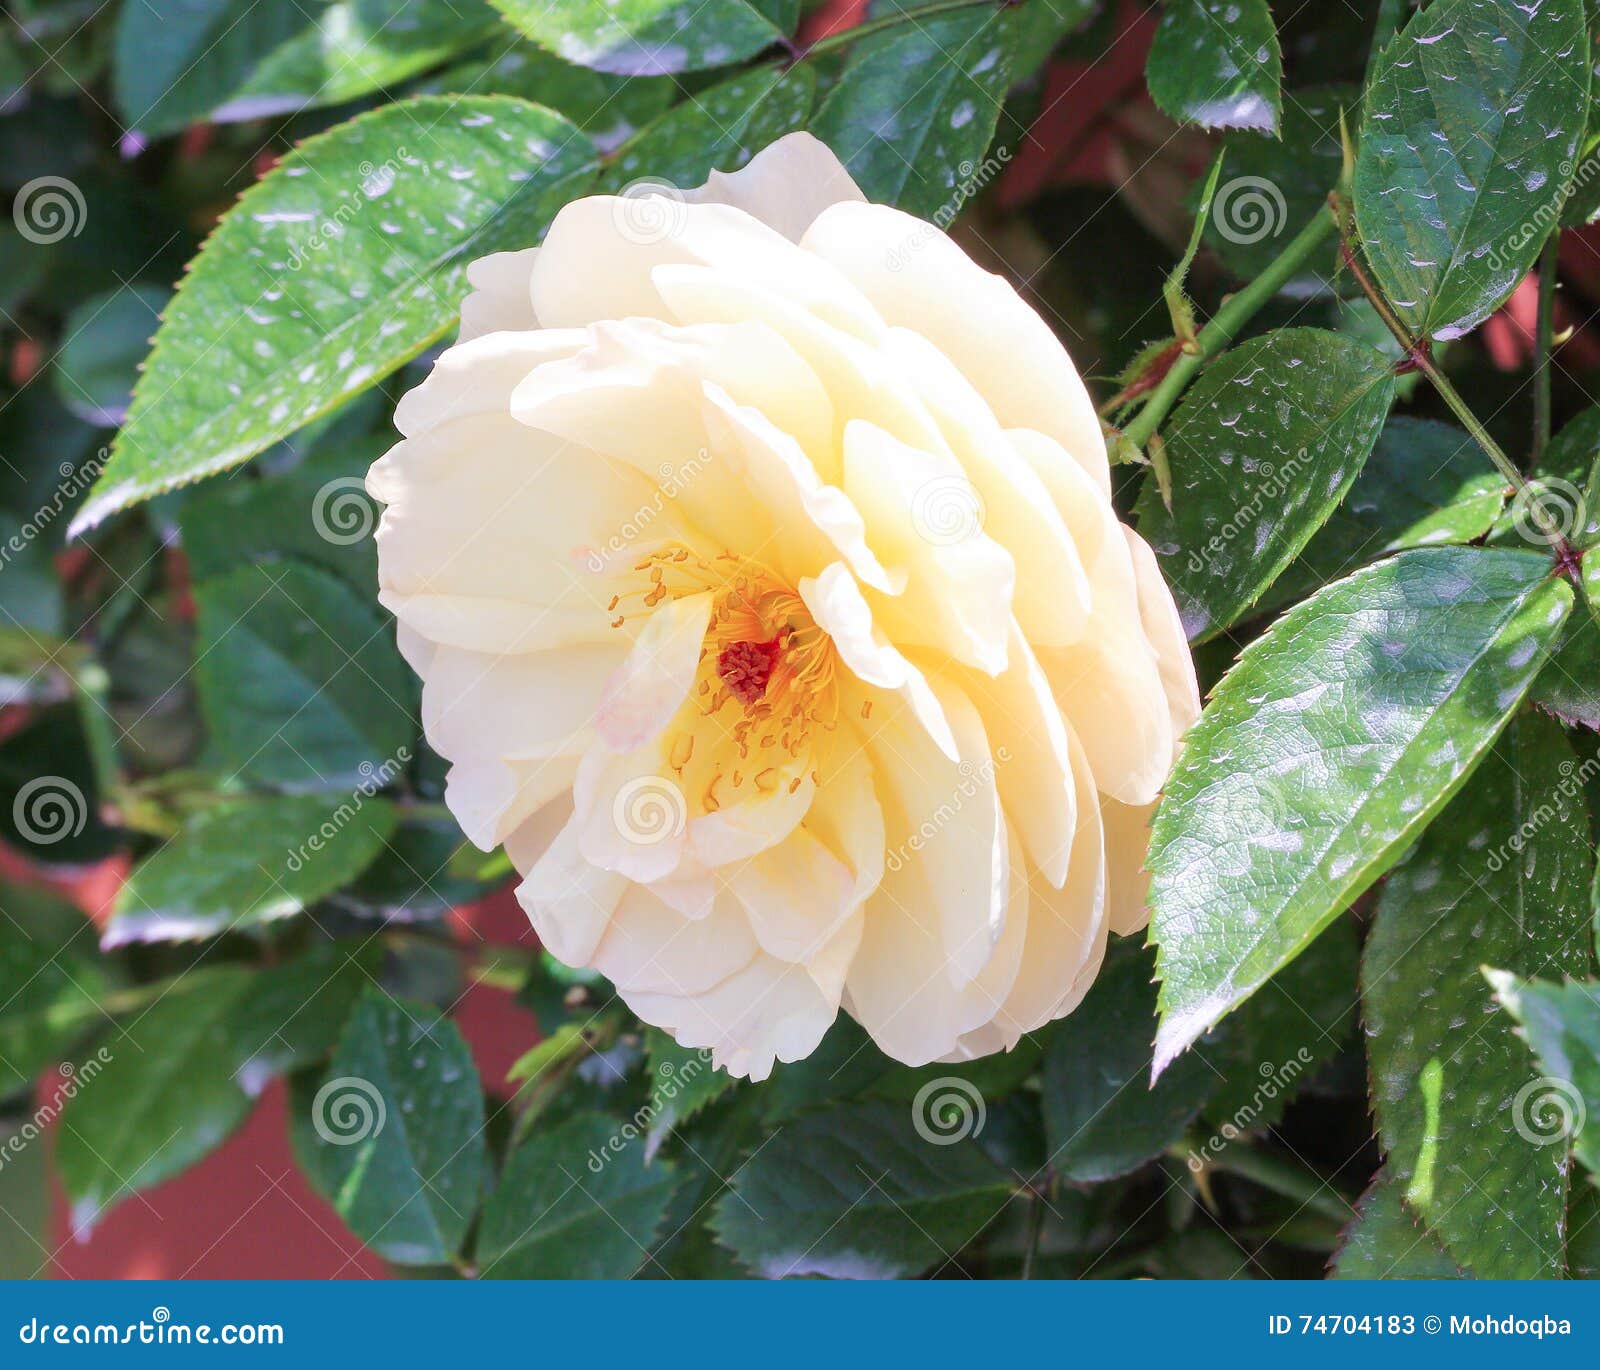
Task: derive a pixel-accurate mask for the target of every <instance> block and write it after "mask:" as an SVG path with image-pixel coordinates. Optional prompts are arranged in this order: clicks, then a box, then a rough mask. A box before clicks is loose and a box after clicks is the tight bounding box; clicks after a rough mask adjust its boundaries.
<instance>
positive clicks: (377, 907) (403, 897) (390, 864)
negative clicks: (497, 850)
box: [338, 818, 504, 923]
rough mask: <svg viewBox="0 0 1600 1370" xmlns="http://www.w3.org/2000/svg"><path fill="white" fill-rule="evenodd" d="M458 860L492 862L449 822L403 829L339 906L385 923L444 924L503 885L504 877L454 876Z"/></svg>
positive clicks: (341, 898)
mask: <svg viewBox="0 0 1600 1370" xmlns="http://www.w3.org/2000/svg"><path fill="white" fill-rule="evenodd" d="M462 855H466V856H468V857H471V858H473V859H474V860H475V861H476V862H478V863H488V862H490V861H492V860H493V858H492V857H486V856H484V855H483V853H481V852H480V851H478V849H477V848H476V847H474V846H472V844H471V843H469V842H467V841H466V839H465V838H463V837H462V836H461V829H460V828H458V827H457V826H456V825H455V821H454V820H453V819H449V818H442V819H437V820H430V821H422V820H413V821H410V822H406V823H402V824H401V825H400V827H399V828H397V829H396V830H395V831H394V832H393V833H392V834H390V837H389V840H388V842H387V843H386V844H385V846H384V849H383V851H381V852H380V853H379V854H378V856H377V858H376V859H375V860H374V861H373V862H372V864H371V865H369V866H368V867H367V868H366V869H365V870H364V871H362V872H361V874H360V875H359V876H358V877H357V878H356V879H355V881H354V882H353V883H351V884H349V885H347V886H345V887H344V888H343V889H342V890H341V891H340V892H339V897H338V903H339V905H340V907H341V908H347V909H354V910H356V911H358V912H362V913H367V914H370V915H372V916H374V917H378V918H381V919H383V920H384V921H386V922H395V923H420V922H425V921H427V920H429V919H435V918H443V917H444V916H445V915H446V914H447V913H449V912H450V911H451V910H452V909H455V908H459V907H460V906H461V905H463V904H471V903H473V902H475V901H476V900H479V899H481V898H483V897H484V895H486V894H488V893H489V892H490V891H491V890H493V889H494V887H495V886H496V884H503V883H504V879H503V877H502V878H500V879H478V878H475V877H474V876H473V875H471V874H466V873H458V871H457V870H456V864H457V860H458V858H459V857H461V856H462Z"/></svg>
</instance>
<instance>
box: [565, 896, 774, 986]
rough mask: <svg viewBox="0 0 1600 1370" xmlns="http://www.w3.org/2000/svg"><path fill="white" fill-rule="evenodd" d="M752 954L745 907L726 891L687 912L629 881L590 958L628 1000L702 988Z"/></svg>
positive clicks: (718, 981)
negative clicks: (706, 908) (699, 911)
mask: <svg viewBox="0 0 1600 1370" xmlns="http://www.w3.org/2000/svg"><path fill="white" fill-rule="evenodd" d="M756 955H757V948H756V940H755V938H754V937H753V936H752V935H751V932H750V926H749V924H748V923H747V922H746V921H745V917H744V912H743V910H742V909H740V907H739V905H738V904H737V903H736V902H735V901H734V900H733V899H732V898H731V897H730V896H728V895H727V894H722V895H720V896H719V897H718V899H717V902H716V904H715V906H714V907H713V909H712V911H711V912H710V913H709V914H708V915H706V916H705V917H704V918H687V917H685V916H684V915H683V914H681V913H679V912H678V911H677V910H676V909H674V908H672V907H671V905H669V904H667V903H666V902H665V901H664V900H662V899H660V898H658V897H657V896H656V895H655V894H654V893H653V892H652V891H651V890H650V889H649V888H648V887H647V886H645V885H630V886H629V887H628V888H627V890H626V891H625V892H624V893H623V896H622V898H621V899H620V900H619V901H618V903H617V908H616V912H615V913H614V914H613V915H612V917H611V923H610V926H609V927H608V928H607V929H606V934H605V936H604V937H603V938H602V939H601V942H600V945H599V947H598V948H597V949H596V950H595V953H594V963H593V964H594V967H595V969H596V970H598V971H599V972H600V973H601V974H602V975H604V976H606V978H607V979H609V980H610V981H611V982H612V984H614V985H616V987H617V989H618V990H619V991H620V992H621V993H622V994H623V996H624V997H626V998H628V999H629V1002H630V1003H631V1002H632V996H633V995H636V994H670V995H685V996H687V995H699V994H704V993H705V992H706V991H707V990H709V989H712V988H713V987H714V986H716V985H718V984H721V983H722V981H724V980H726V979H727V978H728V977H729V976H730V975H733V974H735V973H736V972H738V971H740V970H742V969H744V967H746V966H748V965H749V964H750V962H751V960H752V959H754V957H755V956H756Z"/></svg>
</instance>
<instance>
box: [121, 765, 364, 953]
mask: <svg viewBox="0 0 1600 1370" xmlns="http://www.w3.org/2000/svg"><path fill="white" fill-rule="evenodd" d="M394 825H395V811H394V808H393V806H392V805H390V804H388V803H386V802H385V801H384V800H381V799H373V798H370V797H366V796H360V795H356V796H351V797H349V798H345V799H342V800H341V799H340V798H338V797H337V796H331V797H330V796H323V795H286V796H281V797H277V798H253V799H240V800H230V801H228V802H226V803H224V804H219V805H218V806H217V807H215V808H212V809H207V810H205V811H203V812H202V813H201V814H200V815H199V816H198V817H196V818H195V819H194V820H193V821H192V822H190V823H189V825H188V826H187V827H186V828H184V830H183V831H182V832H180V833H179V834H178V835H177V836H176V837H174V838H173V839H172V840H171V841H169V842H168V843H167V844H166V845H165V846H164V847H161V848H159V849H158V850H156V851H155V852H154V853H153V854H152V855H151V856H149V857H148V858H147V859H146V860H145V861H143V862H142V863H140V864H139V865H138V866H136V867H134V870H133V874H132V875H130V876H129V877H128V879H127V881H126V882H125V883H124V884H123V886H122V888H121V889H120V890H119V891H118V892H117V903H116V912H115V913H114V914H113V916H112V919H111V923H110V925H109V926H108V927H107V928H106V932H105V938H104V945H105V946H106V947H108V948H110V947H119V946H124V945H126V944H127V943H129V942H174V941H184V940H188V939H192V938H200V937H212V936H215V935H216V934H217V933H219V932H236V931H238V930H240V929H242V928H252V927H256V926H258V925H260V924H262V923H267V922H272V921H274V920H276V919H280V918H290V917H293V916H294V915H295V914H297V913H300V912H302V911H303V910H304V909H306V908H307V907H308V906H309V905H311V904H314V903H315V902H316V901H317V900H318V899H321V898H322V897H323V896H324V895H327V894H331V893H332V892H333V891H334V890H336V889H339V888H340V887H341V886H343V885H345V884H348V883H349V882H350V881H351V880H354V879H355V877H356V876H357V875H358V874H359V873H360V872H361V870H362V868H363V867H364V866H366V865H367V864H368V862H370V861H371V860H372V859H373V858H374V857H375V856H377V854H378V853H379V852H380V851H381V850H382V849H383V843H384V839H385V838H386V837H387V836H388V835H389V834H390V833H391V832H392V831H394Z"/></svg>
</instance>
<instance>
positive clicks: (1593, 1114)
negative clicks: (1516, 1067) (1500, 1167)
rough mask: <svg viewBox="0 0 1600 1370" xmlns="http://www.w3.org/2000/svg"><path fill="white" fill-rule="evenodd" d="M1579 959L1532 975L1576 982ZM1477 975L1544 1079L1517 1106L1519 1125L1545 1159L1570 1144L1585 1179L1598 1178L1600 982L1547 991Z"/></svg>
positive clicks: (1537, 983)
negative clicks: (1565, 976) (1569, 976)
mask: <svg viewBox="0 0 1600 1370" xmlns="http://www.w3.org/2000/svg"><path fill="white" fill-rule="evenodd" d="M1582 959H1584V958H1580V957H1576V956H1574V955H1572V954H1570V953H1569V954H1568V955H1567V956H1566V957H1565V958H1563V959H1562V960H1561V961H1556V962H1554V963H1553V964H1548V965H1544V966H1539V967H1538V968H1537V969H1538V970H1539V971H1540V972H1541V973H1548V972H1549V971H1552V970H1560V969H1563V968H1564V969H1566V970H1567V971H1568V972H1569V973H1577V974H1582V973H1583V971H1584V970H1585V969H1587V967H1586V966H1579V968H1578V969H1577V971H1576V972H1574V971H1573V967H1572V962H1573V961H1574V960H1582ZM1484 973H1485V974H1486V975H1487V976H1488V978H1489V983H1490V985H1491V986H1493V988H1494V997H1495V998H1496V999H1498V1000H1499V1001H1500V1003H1501V1004H1502V1005H1503V1006H1504V1007H1505V1010H1506V1012H1507V1013H1509V1014H1510V1015H1511V1016H1512V1017H1513V1018H1515V1019H1516V1020H1517V1022H1518V1023H1519V1024H1520V1025H1521V1029H1522V1030H1521V1033H1520V1034H1519V1035H1520V1036H1521V1037H1522V1038H1523V1039H1524V1040H1525V1041H1526V1042H1527V1044H1528V1045H1529V1046H1531V1047H1532V1048H1533V1052H1534V1055H1535V1056H1536V1057H1537V1059H1538V1068H1539V1069H1540V1070H1541V1071H1543V1072H1544V1074H1543V1077H1542V1078H1540V1079H1539V1080H1538V1081H1537V1083H1536V1085H1535V1087H1534V1088H1533V1089H1532V1090H1531V1091H1530V1092H1529V1093H1528V1095H1527V1097H1526V1098H1522V1099H1519V1100H1518V1101H1517V1102H1518V1104H1519V1106H1520V1107H1519V1114H1518V1116H1519V1118H1520V1121H1521V1122H1522V1124H1523V1126H1524V1127H1525V1128H1526V1129H1527V1131H1528V1133H1529V1134H1530V1135H1531V1136H1533V1137H1535V1138H1537V1139H1538V1141H1539V1142H1542V1143H1543V1144H1544V1145H1545V1147H1546V1149H1547V1154H1548V1153H1549V1152H1558V1153H1559V1152H1564V1151H1565V1147H1564V1146H1559V1145H1557V1144H1559V1143H1564V1142H1567V1141H1570V1142H1571V1144H1572V1148H1573V1151H1574V1152H1575V1153H1576V1155H1577V1157H1578V1159H1579V1160H1580V1161H1581V1162H1582V1163H1583V1165H1584V1167H1585V1168H1586V1169H1587V1170H1588V1171H1589V1173H1590V1175H1592V1176H1593V1175H1600V981H1595V980H1581V981H1572V980H1569V981H1567V982H1566V983H1565V984H1553V983H1551V982H1549V981H1545V980H1529V979H1523V978H1522V977H1521V976H1518V975H1515V974H1513V973H1511V972H1510V971H1505V970H1498V969H1496V970H1486V971H1485V972H1484ZM1523 1064H1524V1066H1526V1065H1527V1061H1526V1056H1525V1054H1524V1058H1523ZM1529 1073H1531V1072H1529V1071H1527V1070H1524V1074H1525V1075H1526V1074H1529ZM1551 1159H1552V1160H1561V1159H1564V1157H1562V1156H1561V1155H1559V1154H1558V1155H1556V1156H1554V1157H1552V1158H1551Z"/></svg>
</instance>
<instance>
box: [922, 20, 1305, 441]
mask: <svg viewBox="0 0 1600 1370" xmlns="http://www.w3.org/2000/svg"><path fill="white" fill-rule="evenodd" d="M918 13H921V11H920V10H919V11H918ZM1335 227H1336V225H1335V223H1334V219H1333V216H1332V215H1331V214H1329V213H1327V212H1323V211H1319V212H1318V213H1317V215H1316V216H1315V217H1314V218H1313V219H1312V220H1311V221H1310V222H1309V223H1307V224H1306V226H1305V227H1304V228H1302V229H1301V230H1300V231H1299V232H1298V233H1296V234H1295V235H1294V237H1293V238H1291V239H1290V240H1289V242H1288V245H1287V246H1286V247H1285V248H1284V249H1283V251H1282V252H1280V253H1279V254H1278V255H1277V256H1276V257H1275V258H1274V259H1273V260H1272V262H1271V264H1270V265H1268V267H1267V269H1266V270H1265V271H1263V272H1262V273H1261V274H1260V275H1259V276H1257V277H1256V278H1255V279H1254V280H1253V281H1251V282H1250V284H1249V285H1247V286H1245V288H1244V289H1243V290H1241V291H1239V292H1238V293H1237V294H1236V295H1232V296H1230V297H1229V298H1228V300H1227V301H1226V302H1225V303H1224V304H1223V306H1222V308H1221V309H1219V310H1217V312H1216V314H1214V315H1213V316H1212V318H1211V321H1210V322H1209V323H1207V324H1206V326H1205V327H1204V328H1202V329H1201V330H1200V333H1199V336H1198V338H1197V339H1196V341H1197V342H1198V343H1199V344H1200V346H1199V350H1198V351H1196V352H1183V353H1180V354H1179V356H1178V359H1177V361H1175V362H1174V363H1173V364H1172V369H1171V370H1170V371H1168V372H1167V374H1166V375H1165V376H1163V377H1162V378H1161V384H1159V385H1158V386H1156V388H1155V389H1154V390H1152V391H1151V392H1150V398H1149V399H1147V400H1146V401H1145V403H1144V407H1143V408H1142V409H1140V411H1139V412H1138V414H1137V415H1135V416H1134V418H1133V419H1132V420H1131V421H1130V422H1129V424H1128V426H1127V427H1126V428H1124V429H1123V430H1122V433H1123V437H1125V438H1127V439H1128V440H1129V441H1131V442H1133V443H1134V444H1135V445H1136V446H1139V447H1143V446H1144V445H1145V444H1146V443H1148V442H1149V441H1150V439H1151V438H1152V437H1153V436H1154V435H1155V432H1156V430H1157V429H1158V428H1160V427H1161V424H1162V422H1163V420H1165V419H1166V417H1167V413H1168V411H1170V410H1171V408H1172V406H1173V405H1175V404H1176V403H1177V402H1178V397H1179V396H1180V395H1181V394H1183V392H1184V389H1185V387H1187V386H1188V384H1189V382H1190V381H1191V380H1193V379H1194V377H1195V374H1196V373H1197V372H1198V371H1199V370H1200V368H1201V367H1202V366H1204V365H1205V363H1206V362H1208V361H1209V360H1210V359H1211V358H1212V357H1214V356H1216V354H1217V353H1218V352H1220V351H1222V349H1223V348H1225V347H1226V346H1227V345H1228V344H1229V343H1230V342H1232V341H1233V339H1234V338H1235V337H1236V336H1237V335H1238V333H1239V331H1240V330H1241V329H1242V328H1243V327H1244V326H1245V324H1247V323H1249V322H1250V320H1251V319H1252V318H1253V317H1254V316H1255V314H1256V311H1257V310H1259V309H1260V308H1261V307H1262V305H1264V304H1266V302H1267V301H1268V300H1270V299H1271V298H1272V297H1273V296H1274V295H1276V294H1277V293H1278V291H1279V290H1280V289H1281V288H1282V286H1283V285H1284V283H1285V282H1286V281H1288V280H1289V279H1290V278H1291V277H1292V276H1294V275H1295V273H1296V272H1298V271H1299V270H1300V268H1301V267H1302V266H1303V265H1304V264H1305V262H1306V259H1307V258H1308V257H1310V256H1311V254H1312V253H1313V252H1315V251H1316V250H1317V248H1318V247H1320V246H1321V245H1322V244H1324V243H1325V242H1327V241H1328V239H1329V238H1331V237H1332V236H1333V234H1334V229H1335Z"/></svg>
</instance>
